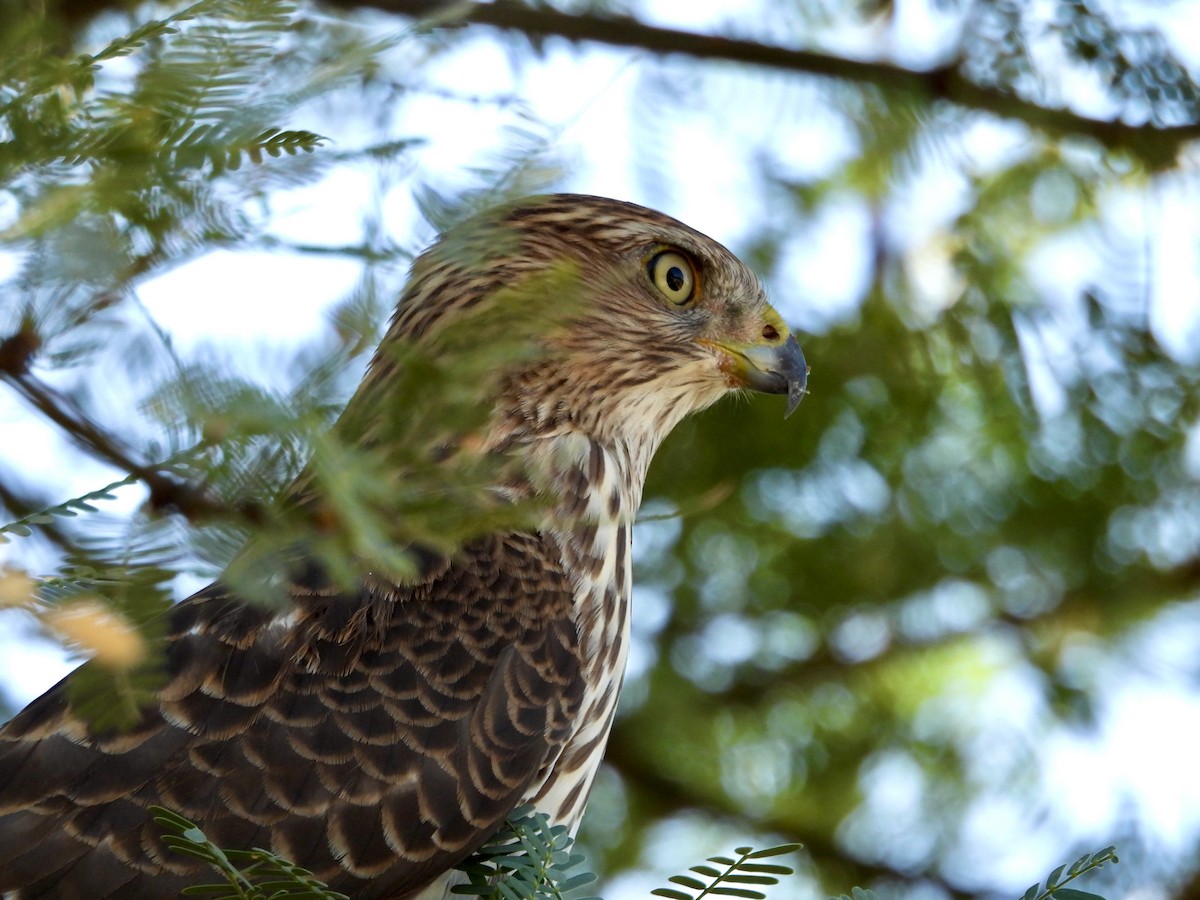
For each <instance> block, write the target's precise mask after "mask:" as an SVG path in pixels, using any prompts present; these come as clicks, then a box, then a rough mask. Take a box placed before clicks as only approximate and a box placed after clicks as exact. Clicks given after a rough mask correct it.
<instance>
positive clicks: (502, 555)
mask: <svg viewBox="0 0 1200 900" xmlns="http://www.w3.org/2000/svg"><path fill="white" fill-rule="evenodd" d="M563 263H567V264H569V266H570V271H571V273H572V284H573V285H574V288H573V290H572V293H573V294H576V295H577V296H576V300H577V302H578V308H577V310H576V311H575V312H573V313H572V315H571V318H570V320H569V321H568V322H567V323H566V325H565V326H563V327H560V328H557V329H555V330H553V331H552V332H551V333H549V334H548V335H547V336H545V337H544V338H540V339H539V340H540V341H541V343H542V345H543V346H541V348H540V352H539V353H538V354H536V356H534V357H533V358H531V359H524V360H521V361H517V362H514V363H513V366H514V368H513V370H512V371H511V372H506V373H505V377H504V378H503V380H502V382H501V383H502V384H503V389H502V390H501V391H500V393H499V396H497V397H496V398H495V408H494V412H493V413H492V415H491V418H490V419H489V420H488V421H489V424H488V426H487V427H486V429H485V431H484V434H483V437H482V448H483V450H484V451H485V452H491V451H495V452H504V453H506V454H508V455H509V456H510V457H513V458H515V459H516V460H517V462H518V466H519V468H520V469H522V470H523V471H524V474H525V476H527V477H528V478H529V479H536V481H537V484H538V485H539V489H540V490H542V491H548V492H549V494H550V497H551V501H550V507H549V512H548V513H547V514H546V516H545V518H544V520H542V524H541V525H540V527H537V528H530V529H528V530H525V531H519V532H515V533H502V534H488V535H485V536H483V537H480V538H477V539H473V540H471V541H470V542H469V543H467V544H466V545H465V546H463V547H462V548H461V549H460V550H459V551H458V552H457V553H455V554H454V555H452V557H450V558H448V559H435V560H433V561H432V562H428V563H427V564H426V565H425V567H424V570H423V573H422V576H421V578H420V579H419V580H418V581H417V583H403V584H401V583H396V582H390V581H388V580H386V579H384V578H381V577H379V576H377V575H373V574H369V573H368V574H364V575H362V577H361V579H360V580H359V582H358V584H357V587H356V588H355V589H354V590H351V591H337V592H334V591H329V590H323V589H321V586H320V585H317V586H314V585H313V584H305V583H304V580H303V579H300V581H298V582H297V583H296V584H295V585H294V586H293V587H292V588H291V589H290V595H291V600H290V606H289V607H288V608H286V609H284V610H282V611H270V610H267V609H265V608H264V607H262V606H256V605H251V604H247V603H243V602H241V601H240V600H238V599H237V598H236V597H233V596H231V595H230V591H229V590H228V589H227V588H225V587H222V586H221V585H220V584H219V583H218V584H216V585H213V586H212V587H210V588H208V589H206V590H203V591H201V592H200V593H198V594H197V595H195V596H194V597H191V598H190V599H188V600H185V601H183V602H182V603H179V604H178V605H177V606H175V607H174V608H173V611H172V613H171V619H170V637H169V649H168V674H169V681H168V683H167V684H166V686H165V687H164V688H162V690H161V691H160V693H159V695H158V698H157V701H156V702H155V703H154V704H153V705H151V706H150V707H148V708H146V709H145V710H144V711H143V713H142V718H141V721H140V723H139V724H138V725H137V726H136V727H135V728H134V729H133V730H132V731H129V732H125V733H117V734H97V733H95V732H94V731H93V730H92V729H90V727H89V726H88V725H87V723H85V722H84V721H82V720H81V719H79V718H78V717H77V716H76V715H75V714H74V713H73V712H72V709H71V705H70V703H69V701H68V694H67V690H66V687H67V685H66V682H63V683H60V684H59V685H57V686H56V687H55V688H53V689H52V690H50V691H49V692H48V693H46V694H45V695H43V696H42V697H40V698H39V699H37V700H35V701H34V702H33V703H32V704H30V706H29V707H27V708H26V709H25V710H24V711H23V712H21V713H20V714H19V715H18V716H17V717H16V718H15V719H13V720H12V721H11V722H9V723H8V724H7V725H6V726H4V728H3V729H2V730H0V892H4V897H5V898H9V900H13V898H20V900H28V898H34V897H55V898H80V900H101V898H151V897H153V898H166V897H173V896H177V895H178V892H179V890H180V889H181V888H183V887H185V886H187V885H188V884H190V883H194V882H195V880H196V878H197V877H198V875H199V866H200V864H199V863H196V862H195V861H193V860H191V859H190V858H188V857H186V856H182V855H179V854H175V853H172V852H170V851H168V850H167V849H166V848H165V847H164V846H163V844H162V843H161V841H160V838H159V833H160V831H161V828H160V827H159V826H158V825H156V824H155V823H154V822H153V821H152V820H151V817H150V815H149V813H148V812H147V807H148V806H150V805H154V804H157V805H162V806H165V807H168V808H170V809H172V810H175V811H178V812H179V813H181V814H183V815H185V816H187V817H189V818H191V819H193V820H195V821H196V822H198V823H200V825H201V826H202V827H203V828H204V830H205V831H206V833H207V834H208V835H209V836H210V837H211V838H212V839H213V840H214V841H215V842H216V843H218V844H219V845H221V846H223V847H240V848H249V847H255V846H257V847H268V848H270V849H271V850H273V851H275V852H277V853H279V854H281V855H282V856H284V857H287V858H288V859H290V860H292V861H294V862H296V863H299V864H301V865H303V866H304V867H306V868H308V869H311V870H312V871H313V872H315V873H316V875H317V876H318V877H320V878H321V879H323V880H325V881H326V882H328V883H329V885H330V886H331V887H332V888H334V889H336V890H339V891H343V892H345V893H347V894H349V895H351V896H352V897H355V898H358V900H366V898H397V900H399V898H411V897H416V896H422V897H431V896H435V895H436V896H439V897H440V896H441V894H442V891H443V887H444V885H445V883H446V882H447V879H448V878H449V877H450V876H449V875H448V874H447V873H448V870H450V869H451V868H452V867H453V866H454V865H455V864H457V863H458V862H460V861H461V860H462V859H464V858H465V857H466V856H468V855H469V854H470V853H471V852H472V851H473V850H475V849H476V848H477V847H478V846H479V845H480V844H481V843H482V842H483V841H484V840H486V839H487V838H488V837H489V836H490V835H491V834H492V833H493V832H495V831H496V830H497V828H498V826H499V825H500V824H501V823H502V822H503V820H504V817H505V816H506V814H507V813H509V812H510V811H511V810H512V809H513V808H514V807H515V806H517V805H519V804H521V803H522V802H525V801H529V802H532V803H533V804H534V805H535V806H536V807H537V808H538V809H539V810H540V811H542V812H545V813H546V814H548V815H549V816H550V818H551V819H552V820H553V821H555V822H560V823H565V824H567V825H569V826H570V827H571V828H572V829H574V828H575V827H576V826H577V825H578V822H579V819H580V816H581V815H582V813H583V808H584V804H585V802H586V800H587V796H588V791H589V790H590V788H591V784H592V780H593V778H594V776H595V774H596V770H597V767H598V765H599V762H600V758H601V756H602V754H603V751H604V745H605V742H606V740H607V737H608V733H609V728H610V726H611V724H612V721H613V715H614V712H615V709H616V705H617V695H618V692H619V690H620V684H621V679H622V675H623V672H624V666H625V655H626V651H627V649H628V643H629V641H628V637H629V612H630V609H629V606H630V587H631V585H630V528H631V525H632V523H633V519H634V515H635V513H636V512H637V508H638V505H639V503H640V500H641V493H642V485H643V481H644V478H645V475H646V469H647V467H648V466H649V464H650V459H651V457H652V456H653V455H654V452H655V450H656V448H657V447H658V446H659V443H660V442H661V441H662V440H663V438H665V437H666V436H667V433H668V432H670V430H671V429H672V428H673V427H674V425H675V424H676V423H677V422H678V421H679V420H680V419H681V418H683V417H684V416H685V415H687V414H688V413H690V412H693V411H695V410H699V409H702V408H704V407H706V406H708V405H709V404H711V403H713V402H714V401H715V400H717V399H718V398H719V397H721V396H723V395H724V394H726V393H728V392H729V391H731V390H735V389H738V388H750V389H753V390H758V391H765V392H768V393H781V394H782V393H786V394H787V395H788V410H789V411H790V410H791V409H792V408H794V407H795V405H796V403H798V402H799V400H800V398H801V396H802V394H803V392H804V384H805V378H806V372H807V369H806V366H805V364H804V357H803V356H802V354H801V352H800V348H799V346H798V345H797V343H796V340H795V338H794V337H792V336H791V334H790V333H789V332H788V329H787V327H786V326H785V325H784V323H783V320H782V319H781V318H780V317H779V315H778V314H777V313H776V312H775V310H773V309H772V308H771V307H770V306H769V305H768V304H767V301H766V298H765V297H764V295H763V290H762V288H761V286H760V285H759V283H758V281H757V279H756V278H755V277H754V275H753V274H752V273H751V272H750V271H749V270H748V269H747V268H746V267H745V266H744V265H743V264H742V263H740V262H739V261H738V260H737V259H736V258H735V257H734V256H733V255H732V254H731V253H729V251H728V250H726V249H725V248H724V247H722V246H720V245H719V244H717V243H716V242H714V241H712V240H710V239H709V238H707V237H705V236H704V235H702V234H699V233H697V232H696V231H693V230H692V229H690V228H688V227H686V226H684V225H682V224H680V223H679V222H677V221H675V220H674V219H671V218H668V217H667V216H664V215H661V214H659V213H656V212H652V211H651V210H648V209H643V208H641V207H638V206H634V205H631V204H628V203H621V202H618V201H614V200H606V199H601V198H597V197H586V196H572V195H556V196H549V197H541V198H534V199H531V200H529V201H526V202H525V203H524V204H521V205H517V206H509V207H506V208H504V209H502V210H500V211H498V212H493V213H491V214H487V215H484V216H483V217H479V218H476V219H475V220H473V221H470V222H468V223H467V224H465V225H462V226H459V227H458V228H457V229H453V230H451V231H450V232H449V233H448V234H447V235H445V236H443V238H442V239H441V240H440V241H439V242H438V243H437V244H435V245H434V246H433V248H432V249H430V250H429V251H427V252H426V253H425V254H424V255H422V256H421V257H420V258H419V259H418V260H417V261H416V263H415V265H414V267H413V272H412V275H411V278H410V281H409V284H408V287H407V289H406V290H405V292H404V295H403V297H402V298H401V300H400V303H399V305H398V307H397V310H396V314H395V317H394V319H393V321H392V324H391V327H390V329H389V332H388V335H387V337H386V338H385V341H384V345H383V346H384V347H385V348H386V347H388V346H392V345H395V344H397V343H398V342H400V341H406V340H407V341H416V342H417V343H418V344H420V343H421V342H429V341H431V340H433V338H431V337H430V336H431V335H439V334H441V335H444V334H446V333H448V330H449V329H453V328H454V327H455V323H456V321H458V320H460V319H462V318H463V317H464V316H467V315H468V311H469V310H471V309H472V308H473V307H475V306H477V305H478V304H480V303H481V302H483V301H484V300H486V299H487V298H489V297H493V296H495V295H496V293H497V292H498V291H501V290H502V289H505V288H509V287H512V286H514V285H519V284H522V283H526V284H527V283H530V282H529V279H530V278H536V277H537V276H538V274H539V273H545V272H547V271H549V270H551V269H553V268H554V267H556V266H561V265H562V264H563ZM547 283H550V282H547ZM394 359H395V356H394V355H391V356H389V355H388V354H386V353H383V352H382V351H381V354H379V355H377V357H376V360H375V362H374V364H373V367H372V370H371V371H370V372H369V373H368V375H367V377H366V379H364V382H363V384H362V385H361V386H360V388H359V391H358V393H357V394H356V395H355V397H354V398H353V399H352V400H351V405H350V409H351V410H355V409H357V410H358V411H359V412H362V411H363V410H364V409H366V410H368V411H369V413H370V414H371V415H377V416H403V415H404V410H393V409H388V408H386V402H387V399H388V396H389V395H388V394H387V392H386V390H385V389H384V388H385V387H386V382H387V380H388V378H389V375H390V374H391V373H390V368H389V367H390V366H392V365H393V364H394V362H393V360H394ZM508 487H510V486H506V485H497V488H498V489H499V493H500V494H502V495H503V494H504V492H505V490H506V489H508ZM68 681H69V679H68Z"/></svg>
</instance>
